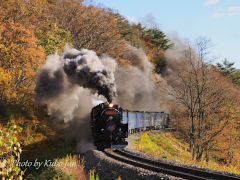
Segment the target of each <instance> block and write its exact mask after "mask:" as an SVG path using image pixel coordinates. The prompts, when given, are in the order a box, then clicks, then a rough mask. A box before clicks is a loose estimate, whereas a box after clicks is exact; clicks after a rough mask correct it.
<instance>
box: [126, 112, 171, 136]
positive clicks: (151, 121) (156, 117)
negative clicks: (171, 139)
mask: <svg viewBox="0 0 240 180" xmlns="http://www.w3.org/2000/svg"><path fill="white" fill-rule="evenodd" d="M122 121H123V122H125V123H128V130H129V133H133V132H137V131H144V130H150V129H164V128H167V127H168V126H169V121H170V118H169V114H168V113H165V112H147V111H128V110H123V112H122Z"/></svg>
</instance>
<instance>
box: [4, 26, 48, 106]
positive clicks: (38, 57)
mask: <svg viewBox="0 0 240 180" xmlns="http://www.w3.org/2000/svg"><path fill="white" fill-rule="evenodd" d="M0 29H1V31H0V57H1V61H0V67H1V69H0V75H1V76H0V86H4V88H1V89H0V94H2V97H0V101H7V102H8V103H11V102H14V103H18V102H19V101H21V102H22V103H25V104H29V103H31V102H30V101H29V100H28V102H25V101H27V99H31V101H33V98H29V96H30V95H32V94H33V87H34V86H33V84H34V78H35V75H36V69H37V68H38V67H39V66H40V65H41V64H42V63H43V61H44V59H45V54H44V50H43V49H42V48H40V47H37V43H36V42H37V39H36V37H35V35H34V32H33V30H31V29H26V28H25V27H24V26H22V25H21V24H18V23H12V22H9V23H1V25H0ZM31 92H32V93H31Z"/></svg>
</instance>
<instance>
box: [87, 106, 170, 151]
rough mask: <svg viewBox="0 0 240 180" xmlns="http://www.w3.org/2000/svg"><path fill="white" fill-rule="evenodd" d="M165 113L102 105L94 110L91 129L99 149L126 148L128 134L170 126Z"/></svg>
mask: <svg viewBox="0 0 240 180" xmlns="http://www.w3.org/2000/svg"><path fill="white" fill-rule="evenodd" d="M169 122H170V119H169V114H167V113H164V112H146V111H128V110H124V109H122V108H121V107H119V106H118V105H116V104H110V103H101V104H99V105H97V106H95V107H93V108H92V112H91V128H92V135H93V140H94V144H95V146H96V147H97V148H98V149H101V150H102V149H105V148H110V147H113V148H120V147H125V146H126V145H127V144H128V143H127V141H126V138H127V137H128V133H133V132H137V131H143V130H149V129H163V128H166V127H168V126H169Z"/></svg>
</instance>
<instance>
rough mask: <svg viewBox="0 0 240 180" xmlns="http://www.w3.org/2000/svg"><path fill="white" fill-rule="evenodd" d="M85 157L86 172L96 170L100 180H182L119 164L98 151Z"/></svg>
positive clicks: (88, 153)
mask: <svg viewBox="0 0 240 180" xmlns="http://www.w3.org/2000/svg"><path fill="white" fill-rule="evenodd" d="M83 157H84V160H85V170H86V171H87V172H89V171H90V170H91V169H95V171H96V172H97V174H98V176H99V178H100V180H115V179H117V178H118V177H119V176H120V177H121V178H122V180H135V179H136V180H159V179H181V178H176V177H173V176H169V175H165V174H161V173H155V172H152V171H149V170H145V169H142V168H138V167H134V166H132V165H128V164H125V163H122V162H119V161H117V160H114V159H112V158H110V157H107V156H106V155H105V154H104V153H103V152H101V151H97V150H92V151H89V152H87V153H85V154H84V156H83Z"/></svg>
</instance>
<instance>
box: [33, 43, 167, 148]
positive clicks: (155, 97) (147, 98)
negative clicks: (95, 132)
mask: <svg viewBox="0 0 240 180" xmlns="http://www.w3.org/2000/svg"><path fill="white" fill-rule="evenodd" d="M123 58H124V59H126V60H128V61H129V62H130V65H128V66H127V67H122V66H120V65H118V66H117V63H116V61H115V60H113V59H112V58H110V57H107V56H101V57H98V56H97V55H96V53H95V52H94V51H90V50H86V49H82V50H80V51H79V50H76V49H67V50H66V51H65V53H64V54H63V55H62V56H59V55H57V54H54V55H50V56H48V57H47V60H46V63H45V64H44V65H43V67H42V68H41V70H40V71H39V73H38V77H37V84H36V97H37V101H38V103H40V104H43V105H46V106H47V110H48V114H49V115H50V116H51V119H52V121H51V123H52V124H53V126H54V127H55V128H56V129H59V130H61V131H63V132H64V134H66V136H68V137H70V138H75V140H77V142H78V143H77V149H78V151H80V152H85V151H87V150H89V149H91V148H93V144H92V140H91V137H92V136H91V128H90V112H91V108H92V107H93V106H95V105H97V104H99V103H100V102H104V101H106V100H105V98H106V99H107V100H108V101H109V102H111V101H113V102H114V103H117V104H119V105H120V106H121V107H122V108H124V109H128V110H139V111H140V110H144V111H146V110H148V111H162V110H166V108H165V107H166V106H165V104H164V102H166V99H167V98H168V97H167V96H165V95H164V93H163V91H162V90H163V89H164V88H163V87H166V86H167V83H166V81H165V80H164V79H163V78H162V77H161V76H160V75H153V73H152V71H153V65H152V64H151V63H150V62H149V61H148V59H147V56H146V54H145V52H144V51H143V50H142V49H137V48H134V47H132V46H129V48H128V50H127V51H126V52H124V54H123ZM156 81H158V83H157V84H156ZM117 95H118V96H117Z"/></svg>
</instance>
